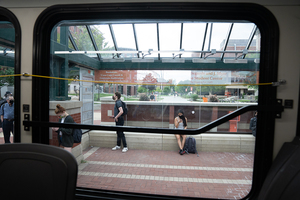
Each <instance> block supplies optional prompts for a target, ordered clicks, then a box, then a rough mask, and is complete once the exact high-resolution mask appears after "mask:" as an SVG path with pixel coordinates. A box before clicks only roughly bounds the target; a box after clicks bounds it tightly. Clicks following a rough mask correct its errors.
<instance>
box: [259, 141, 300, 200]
mask: <svg viewBox="0 0 300 200" xmlns="http://www.w3.org/2000/svg"><path fill="white" fill-rule="evenodd" d="M299 185H300V138H299V137H295V139H294V140H293V141H292V142H286V143H284V144H283V146H282V147H281V149H280V151H279V153H278V155H277V156H276V158H275V160H274V162H273V164H272V166H271V169H270V171H269V173H268V175H267V177H266V180H265V182H264V184H263V186H262V188H261V191H260V194H259V196H258V199H259V200H287V199H288V200H293V199H299V198H300V190H299Z"/></svg>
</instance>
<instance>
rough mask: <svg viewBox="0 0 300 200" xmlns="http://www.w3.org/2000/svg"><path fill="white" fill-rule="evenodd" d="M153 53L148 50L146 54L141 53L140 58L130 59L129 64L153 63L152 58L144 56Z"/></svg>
mask: <svg viewBox="0 0 300 200" xmlns="http://www.w3.org/2000/svg"><path fill="white" fill-rule="evenodd" d="M152 51H153V49H149V50H148V54H144V53H142V52H139V53H142V57H141V58H132V59H131V62H138V63H153V62H154V58H145V56H148V55H151V52H152Z"/></svg>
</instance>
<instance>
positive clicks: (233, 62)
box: [223, 59, 248, 64]
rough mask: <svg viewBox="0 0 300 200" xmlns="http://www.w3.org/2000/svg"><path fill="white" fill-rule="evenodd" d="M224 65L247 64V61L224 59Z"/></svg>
mask: <svg viewBox="0 0 300 200" xmlns="http://www.w3.org/2000/svg"><path fill="white" fill-rule="evenodd" d="M223 62H224V63H231V64H235V63H244V64H245V63H248V60H246V59H224V61H223Z"/></svg>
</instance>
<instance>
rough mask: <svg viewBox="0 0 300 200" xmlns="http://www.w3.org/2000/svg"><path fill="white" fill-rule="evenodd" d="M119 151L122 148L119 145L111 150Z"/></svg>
mask: <svg viewBox="0 0 300 200" xmlns="http://www.w3.org/2000/svg"><path fill="white" fill-rule="evenodd" d="M118 149H121V147H120V146H118V145H117V146H115V147H114V148H112V149H111V150H113V151H115V150H118Z"/></svg>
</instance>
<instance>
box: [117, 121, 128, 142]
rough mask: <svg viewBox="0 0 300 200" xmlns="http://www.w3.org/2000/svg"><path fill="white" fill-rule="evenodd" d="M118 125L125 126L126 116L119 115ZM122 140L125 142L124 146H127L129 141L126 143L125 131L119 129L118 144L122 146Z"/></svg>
mask: <svg viewBox="0 0 300 200" xmlns="http://www.w3.org/2000/svg"><path fill="white" fill-rule="evenodd" d="M116 125H117V126H123V125H124V118H123V117H119V118H118V121H117V122H116ZM121 141H122V142H123V146H124V147H127V143H126V138H125V135H124V133H123V131H117V145H118V146H121Z"/></svg>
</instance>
